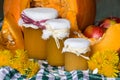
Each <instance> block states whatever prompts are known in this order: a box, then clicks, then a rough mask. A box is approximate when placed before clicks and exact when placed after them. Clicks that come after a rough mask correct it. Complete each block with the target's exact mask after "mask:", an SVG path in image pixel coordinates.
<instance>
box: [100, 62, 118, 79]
mask: <svg viewBox="0 0 120 80" xmlns="http://www.w3.org/2000/svg"><path fill="white" fill-rule="evenodd" d="M99 73H100V74H103V75H105V76H106V77H117V76H118V75H117V73H119V71H118V68H117V66H114V65H112V64H104V65H103V66H102V68H101V70H100V71H99Z"/></svg>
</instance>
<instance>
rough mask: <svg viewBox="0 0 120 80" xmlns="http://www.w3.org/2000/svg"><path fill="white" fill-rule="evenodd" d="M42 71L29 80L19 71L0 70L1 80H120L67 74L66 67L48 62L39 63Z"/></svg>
mask: <svg viewBox="0 0 120 80" xmlns="http://www.w3.org/2000/svg"><path fill="white" fill-rule="evenodd" d="M39 64H40V66H41V69H40V70H39V71H38V73H37V74H36V75H34V76H33V77H32V78H29V79H27V78H26V76H25V75H21V74H20V73H19V72H18V71H17V70H15V69H12V68H10V67H1V68H0V80H120V77H119V78H106V77H104V76H102V75H99V74H91V73H90V71H88V70H87V71H79V70H78V71H71V72H67V71H65V70H64V67H53V66H50V65H48V63H47V62H46V61H39Z"/></svg>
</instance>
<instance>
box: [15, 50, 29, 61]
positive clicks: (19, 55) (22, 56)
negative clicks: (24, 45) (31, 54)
mask: <svg viewBox="0 0 120 80" xmlns="http://www.w3.org/2000/svg"><path fill="white" fill-rule="evenodd" d="M15 52H16V54H15V56H14V57H15V58H16V59H17V60H18V61H21V62H26V61H28V59H29V58H28V54H27V51H24V50H20V49H18V50H16V51H15Z"/></svg>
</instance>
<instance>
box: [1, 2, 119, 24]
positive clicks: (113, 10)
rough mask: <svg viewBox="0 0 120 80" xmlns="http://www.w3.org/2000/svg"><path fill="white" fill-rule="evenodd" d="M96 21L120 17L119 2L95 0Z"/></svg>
mask: <svg viewBox="0 0 120 80" xmlns="http://www.w3.org/2000/svg"><path fill="white" fill-rule="evenodd" d="M96 5H97V6H96V7H97V8H96V20H95V21H100V20H102V19H104V18H106V17H110V16H116V17H120V0H96ZM2 7H3V0H0V22H1V20H2V19H3V8H2Z"/></svg>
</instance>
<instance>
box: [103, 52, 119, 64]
mask: <svg viewBox="0 0 120 80" xmlns="http://www.w3.org/2000/svg"><path fill="white" fill-rule="evenodd" d="M118 54H119V53H117V52H116V51H109V50H108V51H105V52H103V55H105V59H106V61H107V62H110V63H112V64H118V63H119V56H118Z"/></svg>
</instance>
